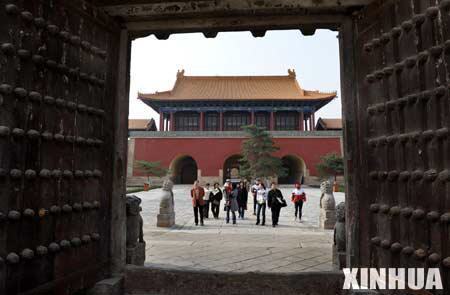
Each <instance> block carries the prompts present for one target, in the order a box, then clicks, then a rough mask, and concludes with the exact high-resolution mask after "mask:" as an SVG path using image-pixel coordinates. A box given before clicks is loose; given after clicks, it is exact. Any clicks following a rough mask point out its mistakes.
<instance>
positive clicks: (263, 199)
mask: <svg viewBox="0 0 450 295" xmlns="http://www.w3.org/2000/svg"><path fill="white" fill-rule="evenodd" d="M266 203H267V190H266V187H265V186H264V184H263V183H262V182H260V183H259V186H258V190H257V191H256V207H257V211H256V225H259V223H260V221H261V225H262V226H264V225H266ZM261 214H262V220H261V218H260V216H261Z"/></svg>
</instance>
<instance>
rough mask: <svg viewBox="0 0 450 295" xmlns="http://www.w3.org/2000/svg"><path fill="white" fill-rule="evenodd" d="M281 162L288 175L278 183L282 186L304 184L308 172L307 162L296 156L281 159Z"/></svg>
mask: <svg viewBox="0 0 450 295" xmlns="http://www.w3.org/2000/svg"><path fill="white" fill-rule="evenodd" d="M281 161H282V162H283V167H284V168H285V169H286V171H287V174H286V176H284V177H280V178H279V179H278V182H279V183H280V184H294V183H296V182H302V178H303V176H304V175H305V170H306V168H305V162H304V161H303V160H302V159H301V158H299V157H297V156H295V155H286V156H284V157H282V158H281Z"/></svg>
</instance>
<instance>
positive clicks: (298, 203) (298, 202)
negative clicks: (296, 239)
mask: <svg viewBox="0 0 450 295" xmlns="http://www.w3.org/2000/svg"><path fill="white" fill-rule="evenodd" d="M291 200H292V202H293V203H294V205H295V219H294V220H297V215H298V221H299V222H301V221H302V208H303V203H304V202H306V193H305V191H304V190H303V189H302V186H301V184H300V183H298V182H297V183H296V184H295V189H294V190H293V191H292V196H291Z"/></svg>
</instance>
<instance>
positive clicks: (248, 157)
mask: <svg viewBox="0 0 450 295" xmlns="http://www.w3.org/2000/svg"><path fill="white" fill-rule="evenodd" d="M242 129H243V130H244V132H245V133H246V134H247V139H246V140H244V142H243V143H242V148H241V149H242V151H241V154H242V158H241V160H240V161H239V162H240V169H239V174H240V175H241V177H244V178H246V179H248V180H251V179H254V178H268V177H275V176H278V177H283V176H285V175H286V173H287V171H286V169H285V168H284V167H283V162H282V161H281V159H280V158H277V157H275V156H273V153H274V152H276V151H278V150H279V148H278V147H276V146H275V143H274V142H273V139H272V136H271V135H270V133H269V132H267V131H266V130H265V129H264V128H260V127H257V126H255V125H249V126H244V127H242Z"/></svg>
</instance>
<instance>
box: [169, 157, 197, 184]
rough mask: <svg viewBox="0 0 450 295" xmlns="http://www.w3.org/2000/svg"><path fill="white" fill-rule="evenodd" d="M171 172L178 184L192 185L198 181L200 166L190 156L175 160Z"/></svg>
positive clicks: (171, 165)
mask: <svg viewBox="0 0 450 295" xmlns="http://www.w3.org/2000/svg"><path fill="white" fill-rule="evenodd" d="M170 171H171V174H172V177H173V180H174V183H176V184H192V183H193V182H194V181H195V180H196V179H197V171H198V166H197V163H196V162H195V160H194V158H192V157H191V156H188V155H184V156H179V157H177V158H175V159H174V160H173V161H172V163H171V164H170Z"/></svg>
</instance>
